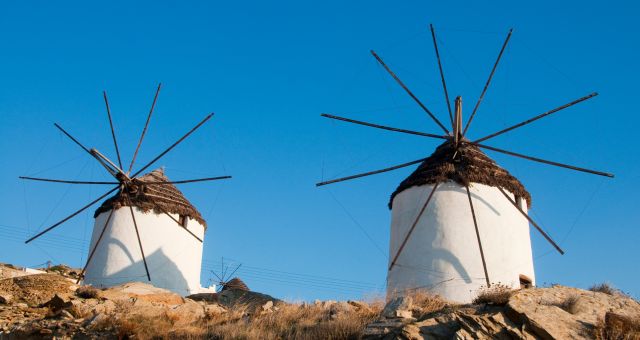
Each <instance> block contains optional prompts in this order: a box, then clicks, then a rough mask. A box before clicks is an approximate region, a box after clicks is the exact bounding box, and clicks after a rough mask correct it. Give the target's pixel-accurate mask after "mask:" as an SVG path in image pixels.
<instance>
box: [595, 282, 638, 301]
mask: <svg viewBox="0 0 640 340" xmlns="http://www.w3.org/2000/svg"><path fill="white" fill-rule="evenodd" d="M589 290H590V291H592V292H598V293H605V294H608V295H614V296H624V297H629V294H627V293H625V292H623V291H621V290H620V289H618V288H616V287H614V286H613V285H611V284H610V283H607V282H603V283H598V284H595V285H593V286H591V287H589Z"/></svg>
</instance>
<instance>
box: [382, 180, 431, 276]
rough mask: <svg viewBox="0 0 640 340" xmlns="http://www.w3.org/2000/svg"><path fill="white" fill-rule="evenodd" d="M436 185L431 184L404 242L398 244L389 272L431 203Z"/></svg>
mask: <svg viewBox="0 0 640 340" xmlns="http://www.w3.org/2000/svg"><path fill="white" fill-rule="evenodd" d="M438 184H439V183H438V182H436V183H434V184H433V189H431V193H429V196H428V197H427V200H426V201H425V202H424V204H423V205H422V208H421V209H420V212H418V216H416V219H415V220H414V221H413V223H412V224H411V227H410V228H409V231H408V232H407V235H406V236H405V237H404V240H403V241H402V244H400V247H399V248H398V252H396V255H395V256H394V257H393V260H392V261H391V264H390V265H389V271H391V269H393V266H394V265H395V264H396V262H397V261H398V257H400V254H401V253H402V250H403V249H404V246H405V245H407V242H408V241H409V237H411V233H413V230H414V229H415V228H416V226H417V225H418V222H419V221H420V218H421V217H422V214H423V213H424V211H425V210H426V209H427V206H428V205H429V202H431V198H432V197H433V194H434V193H435V192H436V189H437V188H438Z"/></svg>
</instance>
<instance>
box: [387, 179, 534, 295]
mask: <svg viewBox="0 0 640 340" xmlns="http://www.w3.org/2000/svg"><path fill="white" fill-rule="evenodd" d="M432 189H433V185H423V186H419V187H412V188H409V189H407V190H404V191H402V192H401V193H399V194H398V195H396V197H395V198H394V200H393V209H392V218H391V238H390V247H389V254H390V255H389V264H390V263H391V261H392V259H393V257H394V256H395V254H396V253H397V252H398V249H399V247H400V244H401V243H402V241H403V240H404V238H405V235H406V234H407V232H408V230H409V228H410V227H411V225H412V223H413V222H414V220H415V218H416V216H417V215H418V212H419V211H420V209H421V208H422V206H423V205H424V202H425V201H426V199H427V197H428V196H429V193H430V192H431V190H432ZM470 190H471V197H472V200H473V205H474V208H475V211H476V218H477V221H478V228H479V230H480V238H481V241H482V247H483V250H484V254H485V259H486V262H487V270H488V272H489V278H490V280H491V283H492V284H495V283H501V284H504V285H508V286H511V287H513V288H519V287H520V275H521V274H522V275H525V276H527V277H529V278H530V279H531V280H532V281H533V282H534V283H535V277H534V270H533V259H532V254H531V239H530V235H529V223H528V221H527V220H526V218H525V217H524V216H522V214H521V213H520V212H519V211H518V210H517V209H516V208H515V207H514V206H513V205H512V204H511V203H510V202H509V201H508V200H507V199H506V197H504V195H502V193H501V192H500V191H499V190H498V189H497V188H495V187H490V186H487V185H483V184H477V183H473V184H472V185H471V186H470ZM511 197H512V198H513V195H511ZM521 207H522V208H523V209H524V211H526V209H527V207H526V202H524V201H522V202H521ZM482 286H486V281H485V275H484V271H483V267H482V259H481V257H480V250H479V248H478V241H477V237H476V232H475V228H474V225H473V219H472V215H471V209H470V207H469V200H468V198H467V193H466V189H465V187H463V186H460V185H459V184H457V183H455V182H452V181H449V182H446V183H442V184H440V185H439V186H438V188H437V190H436V192H435V194H434V195H433V198H432V200H431V202H430V203H429V206H428V208H427V209H426V210H425V212H424V213H423V215H422V217H421V218H420V221H419V222H418V224H417V226H416V228H415V229H414V231H413V233H412V235H411V237H410V238H409V241H408V242H407V244H406V245H405V247H404V250H403V251H402V254H401V255H400V257H399V258H398V260H397V262H396V264H395V266H394V267H393V268H392V269H391V271H390V272H389V273H388V277H387V294H393V293H402V292H403V291H405V290H406V289H411V288H424V289H428V290H430V291H432V292H433V293H435V294H439V295H441V296H443V297H444V298H446V299H449V300H452V301H458V302H470V301H471V300H472V299H473V298H474V297H475V295H476V293H477V291H478V290H479V289H480V288H481V287H482Z"/></svg>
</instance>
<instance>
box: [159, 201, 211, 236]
mask: <svg viewBox="0 0 640 340" xmlns="http://www.w3.org/2000/svg"><path fill="white" fill-rule="evenodd" d="M151 203H153V205H154V206H155V207H156V208H158V209H159V210H160V211H162V212H163V213H164V214H165V215H167V216H169V218H170V219H172V220H173V221H174V222H176V224H177V225H178V226H180V228H182V229H184V230H185V231H186V232H188V233H189V234H191V236H193V237H195V239H196V240H198V241H200V243H202V239H201V238H199V237H198V236H196V234H194V233H193V232H191V230H189V229H187V227H185V226H183V225H182V224H181V223H180V221H178V220H176V218H175V217H173V216H171V214H170V213H169V212H167V211H166V210H164V208H162V207H161V206H160V205H159V204H156V202H154V201H151ZM185 218H187V217H185Z"/></svg>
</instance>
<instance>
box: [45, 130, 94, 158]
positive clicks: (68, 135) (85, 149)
mask: <svg viewBox="0 0 640 340" xmlns="http://www.w3.org/2000/svg"><path fill="white" fill-rule="evenodd" d="M53 125H54V126H55V127H57V128H58V130H60V131H62V133H64V134H65V135H66V136H67V137H69V138H70V139H71V140H72V141H73V142H74V143H76V144H77V145H78V146H79V147H81V148H82V149H83V150H84V151H86V152H87V153H88V154H90V155H91V152H90V151H89V149H87V148H86V147H85V146H84V145H82V143H80V142H79V141H78V140H77V139H75V138H74V137H73V136H72V135H71V134H70V133H68V132H67V131H65V129H63V128H62V126H60V125H58V123H53Z"/></svg>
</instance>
